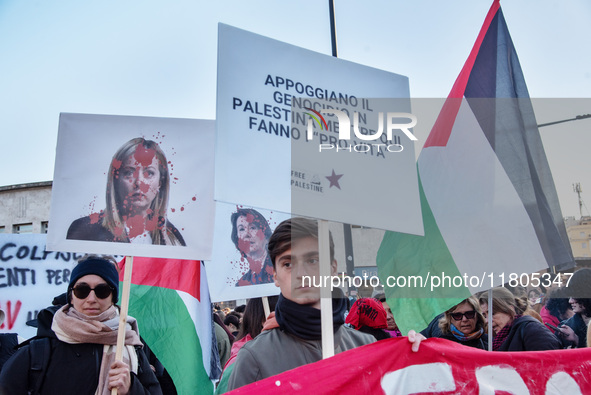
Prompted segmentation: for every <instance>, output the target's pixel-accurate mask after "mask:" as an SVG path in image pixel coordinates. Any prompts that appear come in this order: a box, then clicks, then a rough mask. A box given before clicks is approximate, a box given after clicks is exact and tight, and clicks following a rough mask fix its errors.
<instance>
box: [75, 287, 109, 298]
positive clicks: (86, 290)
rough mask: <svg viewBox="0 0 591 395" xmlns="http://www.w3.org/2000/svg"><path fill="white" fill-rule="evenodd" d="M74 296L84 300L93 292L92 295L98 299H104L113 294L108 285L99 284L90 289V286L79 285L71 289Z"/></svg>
mask: <svg viewBox="0 0 591 395" xmlns="http://www.w3.org/2000/svg"><path fill="white" fill-rule="evenodd" d="M72 291H73V292H74V295H76V297H77V298H78V299H86V298H87V297H88V295H90V291H94V294H95V295H96V297H97V298H99V299H106V298H108V297H109V296H110V295H111V294H112V293H113V288H111V286H109V285H108V284H99V285H97V286H96V287H94V288H90V285H87V284H80V285H77V286H75V287H74V288H72Z"/></svg>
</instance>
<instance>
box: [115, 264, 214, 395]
mask: <svg viewBox="0 0 591 395" xmlns="http://www.w3.org/2000/svg"><path fill="white" fill-rule="evenodd" d="M122 266H123V264H122ZM119 280H120V281H123V268H122V270H121V277H120V279H119ZM129 315H130V316H132V317H135V318H136V319H137V320H138V325H139V329H140V335H141V336H142V338H143V339H144V340H145V341H146V343H147V344H148V346H149V347H150V349H151V350H152V352H153V353H154V354H155V355H156V357H158V359H159V360H160V362H162V364H163V365H164V367H165V368H166V370H167V371H168V373H169V374H170V376H171V378H172V380H173V381H174V384H175V386H176V389H177V392H178V393H179V394H212V393H213V384H212V381H211V380H210V371H211V360H212V358H211V355H212V353H211V350H212V333H213V331H212V319H211V318H212V316H211V303H210V301H209V291H208V288H207V279H206V276H205V269H204V267H203V264H202V263H201V262H200V261H188V260H177V259H156V258H141V257H134V258H133V272H132V277H131V293H130V299H129Z"/></svg>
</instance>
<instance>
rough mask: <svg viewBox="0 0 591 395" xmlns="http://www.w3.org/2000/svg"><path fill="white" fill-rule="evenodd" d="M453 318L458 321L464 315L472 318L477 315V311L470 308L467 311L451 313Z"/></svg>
mask: <svg viewBox="0 0 591 395" xmlns="http://www.w3.org/2000/svg"><path fill="white" fill-rule="evenodd" d="M450 315H451V318H453V319H454V320H456V321H461V320H462V317H466V318H467V319H469V320H471V319H472V318H474V317H476V311H475V310H470V311H466V312H465V313H451V314H450Z"/></svg>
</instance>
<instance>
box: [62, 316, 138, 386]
mask: <svg viewBox="0 0 591 395" xmlns="http://www.w3.org/2000/svg"><path fill="white" fill-rule="evenodd" d="M118 327H119V311H118V310H117V309H116V308H115V306H111V307H109V308H108V309H107V310H106V311H104V312H102V313H101V314H99V315H97V316H88V315H85V314H82V313H80V312H78V311H77V310H76V309H74V308H70V306H68V305H66V306H63V307H62V308H61V309H59V310H58V311H57V313H55V316H54V317H53V323H52V325H51V329H52V330H53V331H54V332H55V334H56V336H57V338H58V339H59V340H61V341H63V342H64V343H68V344H82V343H92V344H103V345H104V347H103V359H102V362H101V370H100V373H99V384H98V387H97V389H96V394H101V395H109V394H110V393H111V391H110V390H109V388H108V383H109V370H110V369H111V364H112V363H113V362H114V361H115V349H116V345H117V329H118ZM141 345H142V342H141V341H140V337H139V332H138V329H137V322H136V320H135V318H133V317H127V325H126V330H125V348H124V352H123V362H125V363H126V364H128V365H129V367H130V370H131V371H133V372H134V373H137V367H138V360H137V354H136V352H135V348H134V346H141Z"/></svg>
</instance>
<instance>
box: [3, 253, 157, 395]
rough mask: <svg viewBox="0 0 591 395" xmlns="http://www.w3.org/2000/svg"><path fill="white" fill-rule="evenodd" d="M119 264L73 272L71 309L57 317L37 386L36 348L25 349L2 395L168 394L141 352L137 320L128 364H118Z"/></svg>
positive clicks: (128, 342)
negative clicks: (32, 379)
mask: <svg viewBox="0 0 591 395" xmlns="http://www.w3.org/2000/svg"><path fill="white" fill-rule="evenodd" d="M118 292H119V274H118V272H117V268H116V263H115V261H114V260H110V259H108V258H104V257H98V256H86V257H83V258H82V259H81V260H80V262H79V263H78V265H77V266H76V267H75V268H74V269H73V270H72V274H71V277H70V283H69V285H68V290H67V294H66V297H67V304H66V305H64V306H63V307H61V308H60V309H59V310H58V311H57V312H56V313H55V315H54V316H53V322H52V324H51V336H50V344H51V357H50V358H49V361H48V365H47V366H45V367H44V369H45V372H44V375H43V377H42V378H41V379H40V380H39V381H38V382H37V383H34V384H33V386H34V387H35V388H30V387H31V386H32V385H31V383H30V382H29V370H30V369H31V363H32V361H31V352H30V350H29V348H30V347H31V346H30V345H28V346H25V347H22V348H21V349H19V351H17V353H16V354H15V355H14V356H13V357H12V358H11V359H10V360H9V361H8V362H7V363H6V365H5V366H4V369H3V371H2V373H1V374H0V393H6V394H21V393H23V394H24V393H28V392H30V391H31V390H33V391H34V393H37V392H39V393H51V394H60V393H61V394H65V393H70V394H110V393H111V390H112V389H113V388H116V389H117V391H118V394H120V395H125V394H162V391H161V389H160V385H159V383H158V380H157V379H156V376H155V375H154V372H153V371H152V369H151V368H150V365H149V363H148V360H147V358H146V356H145V354H144V353H143V351H142V349H141V344H142V343H141V341H140V338H139V333H138V329H137V323H136V321H135V319H134V318H132V317H127V325H126V334H125V347H124V349H123V361H115V350H116V344H117V331H118V326H119V310H118V307H117V306H116V305H115V303H116V302H117V299H118Z"/></svg>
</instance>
